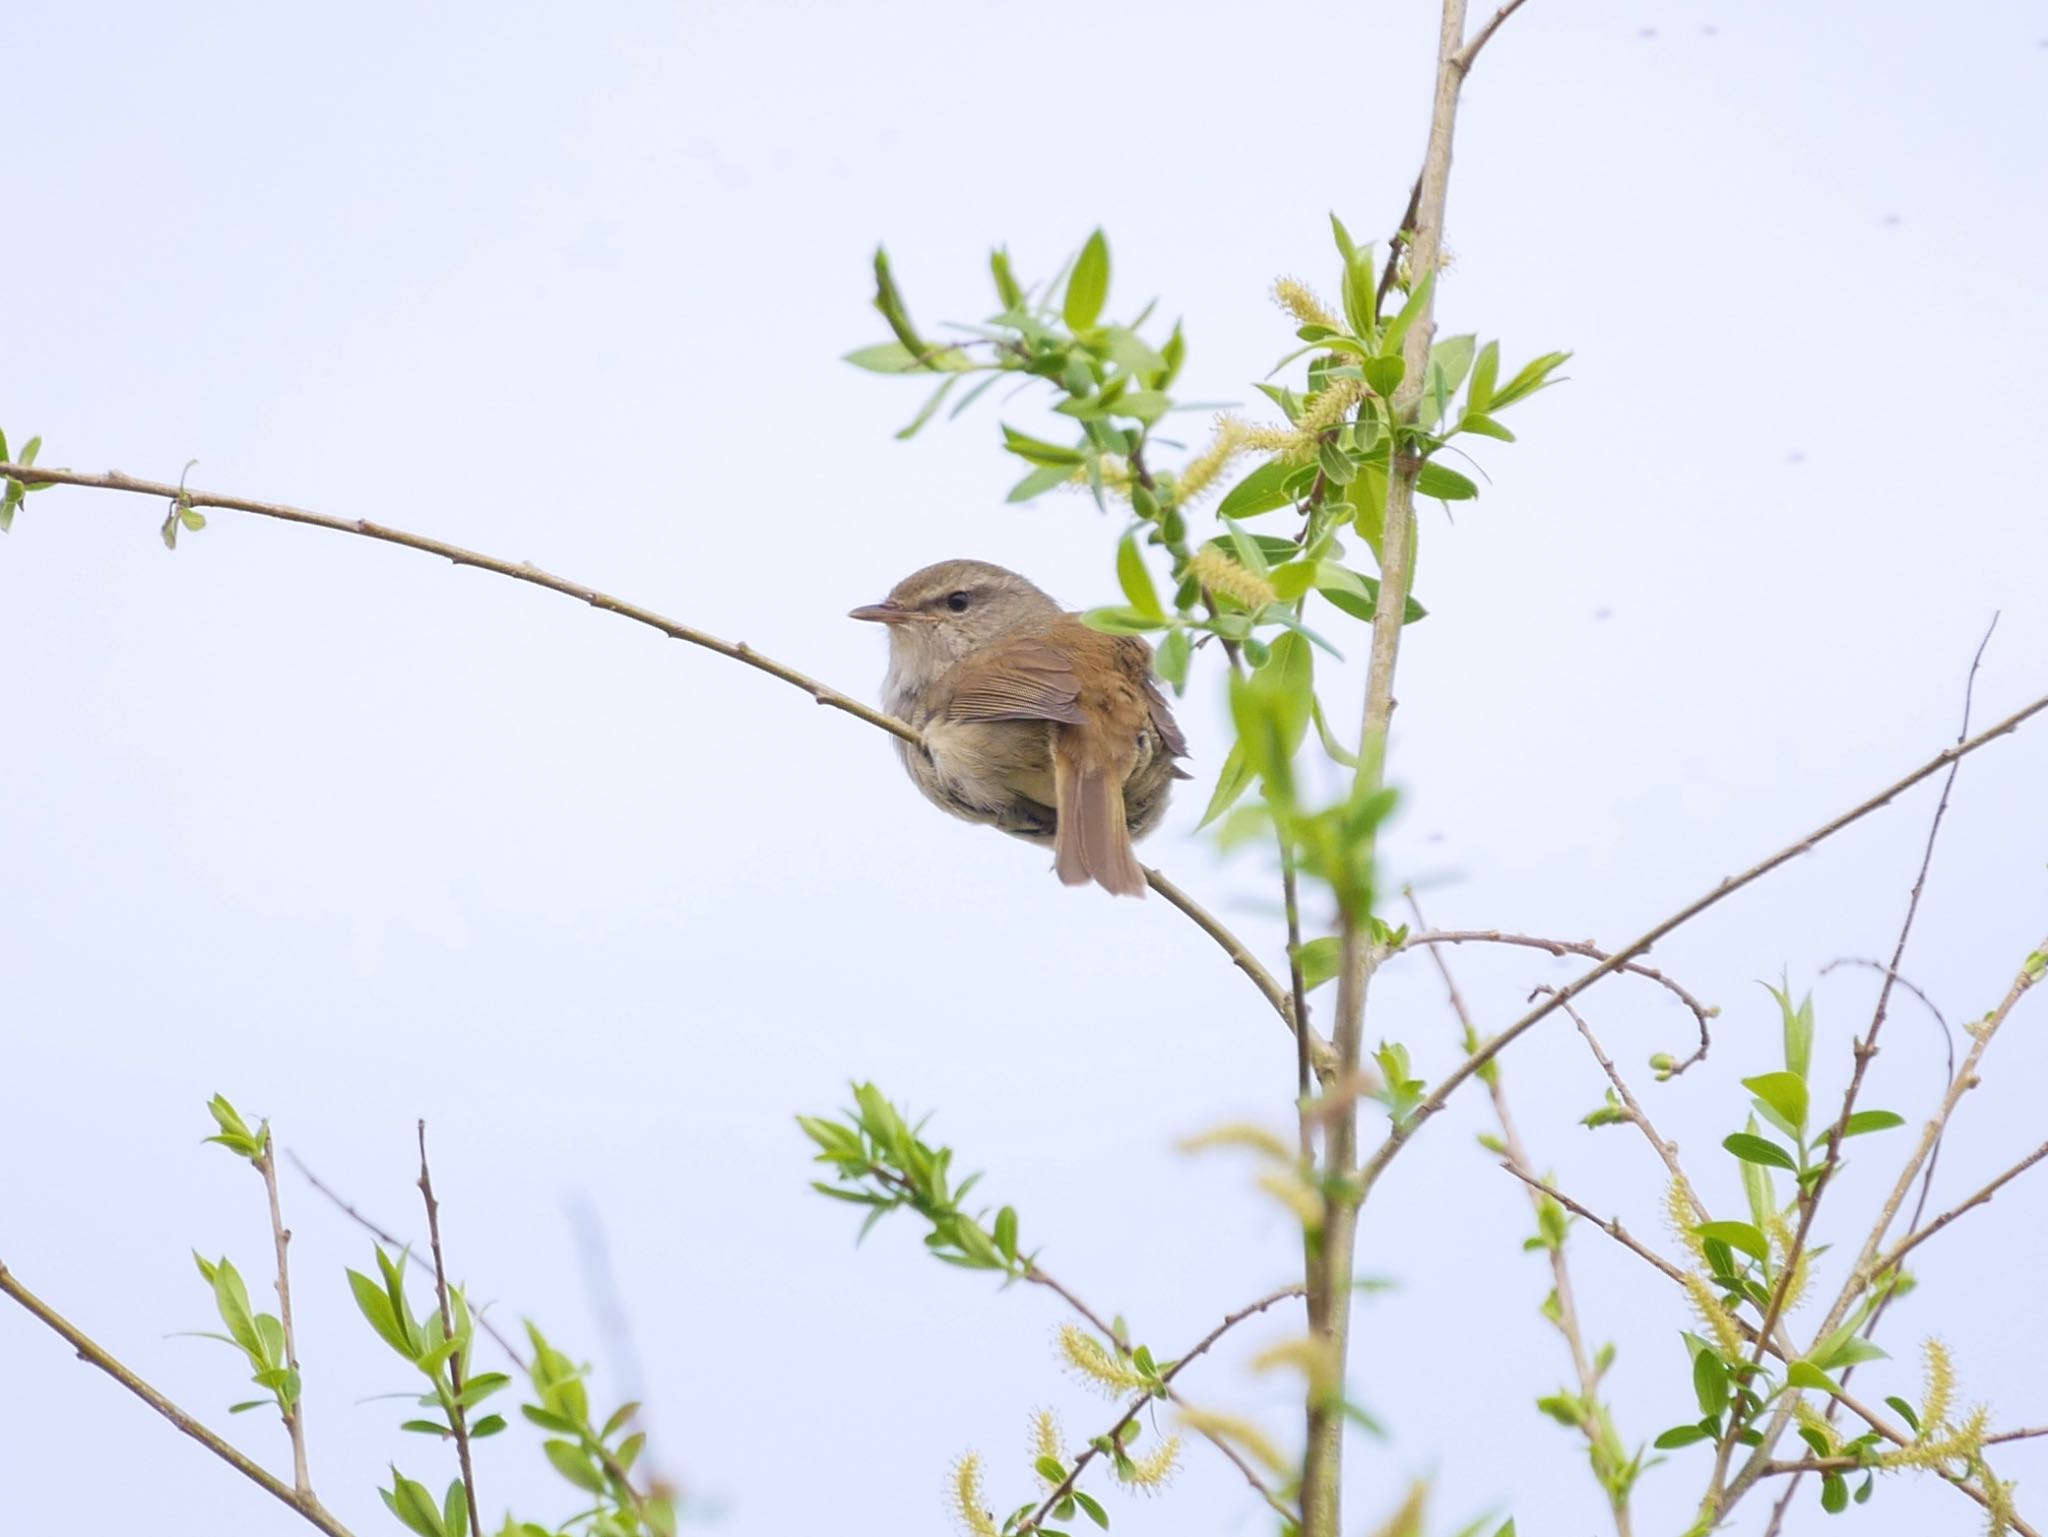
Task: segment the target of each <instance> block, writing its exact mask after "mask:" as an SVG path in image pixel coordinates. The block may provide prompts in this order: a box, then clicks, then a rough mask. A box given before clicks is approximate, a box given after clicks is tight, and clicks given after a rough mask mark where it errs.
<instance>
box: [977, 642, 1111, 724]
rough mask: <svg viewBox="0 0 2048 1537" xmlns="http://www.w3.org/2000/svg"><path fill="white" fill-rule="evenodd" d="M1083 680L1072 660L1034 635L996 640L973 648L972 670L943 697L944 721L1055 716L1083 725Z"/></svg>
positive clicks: (1084, 720) (1041, 718) (1064, 720)
mask: <svg viewBox="0 0 2048 1537" xmlns="http://www.w3.org/2000/svg"><path fill="white" fill-rule="evenodd" d="M1080 694H1081V680H1080V679H1079V677H1077V676H1076V675H1075V672H1074V667H1073V664H1072V663H1071V662H1069V661H1068V660H1067V658H1066V657H1065V656H1064V655H1063V654H1062V653H1061V652H1060V651H1059V650H1058V648H1056V647H1054V646H1051V645H1048V644H1047V643H1046V642H1045V641H1043V640H1040V639H1038V638H1037V637H1035V636H1026V637H1022V638H1020V639H1017V640H1011V641H999V642H997V643H996V644H994V645H992V646H990V647H988V648H986V649H985V650H983V651H980V652H977V653H976V654H975V656H974V658H973V662H972V666H971V671H969V672H968V675H967V676H966V677H964V678H962V679H961V680H960V682H959V683H958V684H957V685H956V686H955V688H954V690H953V694H952V697H951V698H950V699H948V700H947V701H946V709H945V716H946V719H948V720H960V721H966V720H1054V721H1062V722H1064V723H1066V724H1067V725H1069V726H1080V725H1085V724H1086V723H1087V719H1088V717H1087V716H1086V715H1085V714H1083V713H1082V710H1081V703H1080Z"/></svg>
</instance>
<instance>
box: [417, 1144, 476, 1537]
mask: <svg viewBox="0 0 2048 1537" xmlns="http://www.w3.org/2000/svg"><path fill="white" fill-rule="evenodd" d="M419 1138H420V1199H421V1200H422V1201H423V1202H425V1203H426V1208H427V1243H428V1246H429V1247H430V1249H431V1250H432V1252H433V1256H434V1295H435V1297H436V1298H438V1299H439V1300H440V1304H441V1337H442V1338H443V1339H448V1340H452V1339H454V1338H455V1314H454V1312H453V1311H452V1310H451V1309H450V1308H449V1306H448V1268H447V1266H446V1265H445V1264H444V1263H443V1262H442V1259H441V1203H440V1202H439V1201H437V1200H435V1199H434V1176H433V1175H432V1174H431V1173H430V1172H429V1171H428V1169H427V1123H426V1122H425V1121H424V1120H423V1121H421V1122H420V1123H419ZM465 1353H466V1345H465V1344H458V1345H457V1346H456V1347H455V1349H454V1350H453V1351H451V1352H450V1353H449V1356H448V1385H449V1387H450V1388H451V1389H453V1392H452V1393H451V1394H450V1396H449V1399H448V1425H449V1428H450V1429H451V1430H453V1431H454V1432H455V1456H456V1459H457V1461H459V1462H460V1463H461V1464H462V1497H463V1499H464V1500H465V1501H467V1502H468V1505H469V1529H470V1530H471V1531H472V1532H481V1531H482V1530H483V1529H484V1527H483V1519H482V1517H481V1516H479V1515H478V1513H477V1505H476V1474H475V1473H474V1472H473V1471H472V1470H471V1468H470V1465H469V1411H468V1410H467V1409H465V1408H464V1407H463V1404H462V1390H463V1386H464V1382H463V1379H464V1378H465V1377H466V1376H468V1372H467V1371H466V1370H465V1368H464V1364H463V1359H462V1358H463V1356H464V1354H465Z"/></svg>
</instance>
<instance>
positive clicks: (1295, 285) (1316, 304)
mask: <svg viewBox="0 0 2048 1537" xmlns="http://www.w3.org/2000/svg"><path fill="white" fill-rule="evenodd" d="M1273 302H1274V303H1275V304H1277V305H1279V306H1280V308H1282V309H1283V310H1285V311H1287V313H1288V314H1290V315H1292V316H1293V317H1294V318H1295V319H1296V320H1297V321H1299V322H1300V323H1301V324H1302V325H1305V326H1328V327H1329V328H1330V329H1331V330H1332V331H1341V330H1343V329H1344V327H1343V326H1342V325H1341V324H1340V323H1339V322H1338V320H1337V317H1336V316H1335V315H1334V314H1332V313H1331V312H1330V307H1329V306H1328V305H1327V304H1325V303H1323V301H1322V300H1321V299H1319V298H1317V297H1316V292H1315V290H1314V289H1313V288H1310V287H1309V286H1308V284H1306V283H1304V282H1302V281H1301V279H1300V278H1280V279H1278V280H1277V281H1276V282H1275V283H1274V284H1273Z"/></svg>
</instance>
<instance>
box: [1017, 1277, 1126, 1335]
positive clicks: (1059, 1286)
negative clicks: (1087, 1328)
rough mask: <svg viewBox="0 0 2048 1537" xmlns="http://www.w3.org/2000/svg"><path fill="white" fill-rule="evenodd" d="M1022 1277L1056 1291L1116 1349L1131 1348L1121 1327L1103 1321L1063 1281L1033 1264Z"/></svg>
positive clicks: (1033, 1283)
mask: <svg viewBox="0 0 2048 1537" xmlns="http://www.w3.org/2000/svg"><path fill="white" fill-rule="evenodd" d="M1024 1279H1025V1280H1027V1281H1029V1282H1030V1283H1031V1284H1032V1285H1033V1286H1043V1287H1044V1288H1045V1289H1046V1290H1047V1291H1049V1292H1054V1293H1057V1294H1058V1295H1059V1297H1060V1298H1061V1299H1062V1300H1063V1301H1064V1302H1065V1303H1066V1304H1067V1306H1068V1307H1070V1308H1072V1309H1073V1310H1074V1311H1075V1312H1076V1313H1079V1314H1080V1315H1081V1316H1082V1317H1083V1318H1085V1319H1087V1320H1088V1322H1089V1323H1090V1324H1091V1325H1093V1326H1094V1329H1095V1332H1096V1333H1097V1334H1100V1335H1101V1336H1102V1337H1103V1338H1104V1339H1106V1340H1108V1341H1109V1342H1110V1343H1111V1344H1112V1345H1114V1346H1116V1348H1117V1349H1118V1350H1121V1351H1128V1350H1129V1349H1130V1348H1131V1342H1130V1341H1129V1340H1127V1339H1125V1338H1124V1333H1123V1331H1122V1330H1121V1329H1119V1328H1117V1327H1116V1326H1115V1325H1113V1324H1108V1323H1105V1322H1103V1320H1102V1315H1101V1314H1099V1313H1097V1312H1096V1311H1095V1309H1093V1308H1091V1307H1090V1306H1088V1304H1087V1303H1085V1302H1083V1301H1082V1300H1081V1299H1080V1298H1079V1297H1077V1296H1075V1295H1074V1293H1073V1292H1071V1291H1069V1290H1068V1289H1067V1287H1066V1285H1065V1283H1063V1282H1061V1281H1057V1280H1055V1279H1053V1277H1051V1276H1050V1275H1047V1274H1046V1273H1045V1272H1044V1271H1043V1270H1041V1269H1039V1268H1038V1266H1037V1265H1035V1264H1033V1265H1028V1266H1026V1267H1025V1270H1024Z"/></svg>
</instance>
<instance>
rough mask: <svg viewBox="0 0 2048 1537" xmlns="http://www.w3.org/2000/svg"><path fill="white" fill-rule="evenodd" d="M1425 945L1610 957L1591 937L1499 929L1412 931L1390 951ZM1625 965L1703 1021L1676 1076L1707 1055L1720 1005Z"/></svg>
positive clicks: (1651, 970) (1647, 969) (1653, 971)
mask: <svg viewBox="0 0 2048 1537" xmlns="http://www.w3.org/2000/svg"><path fill="white" fill-rule="evenodd" d="M1423 945H1517V946H1520V947H1521V948H1523V949H1527V950H1541V951H1542V952H1543V953H1544V954H1546V955H1554V956H1566V955H1577V956H1583V957H1584V958H1585V959H1587V960H1589V961H1604V960H1606V959H1607V952H1606V951H1605V950H1602V949H1601V948H1600V947H1599V946H1598V945H1596V944H1593V943H1591V942H1590V941H1586V940H1571V939H1544V938H1541V937H1540V936H1538V935H1535V934H1503V933H1502V932H1501V931H1500V930H1499V929H1426V930H1424V931H1422V932H1421V933H1415V934H1410V935H1409V936H1408V937H1407V938H1406V939H1404V940H1402V941H1401V943H1400V944H1399V945H1397V946H1395V947H1394V949H1393V950H1392V951H1391V952H1389V953H1390V954H1396V955H1398V954H1400V953H1401V952H1402V951H1404V950H1413V949H1416V948H1418V947H1420V946H1423ZM1621 969H1622V970H1623V971H1625V972H1627V973H1629V975H1631V976H1637V977H1642V978H1644V979H1646V980H1648V981H1651V982H1655V983H1656V984H1657V985H1658V986H1659V987H1661V988H1663V989H1664V990H1665V991H1666V992H1668V993H1670V994H1671V995H1672V996H1673V997H1674V998H1676V999H1677V1000H1678V1001H1679V1002H1680V1003H1682V1004H1684V1005H1685V1006H1686V1008H1688V1009H1690V1010H1691V1011H1692V1017H1693V1018H1694V1019H1695V1020H1696V1021H1697V1022H1698V1023H1699V1029H1700V1044H1699V1050H1697V1051H1695V1052H1694V1053H1693V1054H1692V1055H1691V1056H1689V1057H1687V1058H1686V1059H1685V1060H1684V1061H1683V1062H1680V1063H1678V1064H1677V1065H1676V1066H1674V1067H1672V1068H1670V1069H1669V1070H1668V1072H1667V1076H1668V1077H1672V1078H1676V1077H1677V1076H1678V1075H1679V1074H1680V1073H1682V1072H1684V1071H1685V1070H1686V1069H1687V1068H1689V1067H1691V1066H1692V1065H1693V1064H1694V1063H1695V1062H1698V1061H1700V1060H1701V1059H1702V1058H1704V1057H1705V1056H1706V1054H1707V1048H1708V1047H1709V1046H1710V1045H1711V1044H1712V1038H1711V1036H1710V1034H1709V1031H1708V1021H1710V1020H1712V1019H1713V1018H1715V1017H1716V1016H1717V1015H1718V1014H1720V1012H1721V1010H1720V1006H1719V1005H1717V1004H1716V1005H1708V1004H1704V1003H1702V1002H1700V1000H1699V999H1698V998H1695V997H1694V996H1693V995H1692V994H1691V993H1690V992H1688V991H1687V990H1686V989H1685V988H1684V987H1683V986H1682V985H1680V984H1679V983H1678V982H1677V981H1675V980H1674V979H1673V978H1671V977H1668V976H1666V975H1665V974H1664V973H1663V972H1661V971H1659V970H1658V969H1657V968H1656V967H1654V966H1645V965H1643V964H1642V963H1641V962H1640V961H1624V962H1623V963H1622V966H1621Z"/></svg>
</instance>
